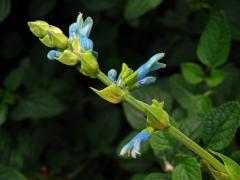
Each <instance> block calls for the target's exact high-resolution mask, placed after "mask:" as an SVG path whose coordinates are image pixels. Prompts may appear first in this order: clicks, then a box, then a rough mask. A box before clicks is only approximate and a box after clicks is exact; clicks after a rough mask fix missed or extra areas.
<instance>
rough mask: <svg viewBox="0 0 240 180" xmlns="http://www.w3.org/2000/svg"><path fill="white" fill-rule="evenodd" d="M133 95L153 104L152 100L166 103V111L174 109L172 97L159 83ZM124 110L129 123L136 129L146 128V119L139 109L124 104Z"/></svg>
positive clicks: (134, 92)
mask: <svg viewBox="0 0 240 180" xmlns="http://www.w3.org/2000/svg"><path fill="white" fill-rule="evenodd" d="M132 95H133V96H134V97H136V98H137V99H139V100H141V101H144V102H146V103H148V104H151V101H152V99H156V100H158V101H160V102H161V101H164V109H166V111H170V109H171V108H172V107H171V106H172V97H171V96H170V94H169V93H168V92H167V91H164V90H163V89H162V88H161V87H160V85H159V84H158V83H156V84H154V85H151V86H145V87H142V88H139V89H136V90H134V91H133V92H132ZM123 110H124V113H125V115H126V118H127V121H128V122H129V124H130V125H131V126H132V127H133V128H135V129H143V128H144V127H145V126H146V117H144V115H143V114H142V113H141V112H139V111H138V110H137V109H135V108H134V107H132V106H131V105H129V104H127V103H123Z"/></svg>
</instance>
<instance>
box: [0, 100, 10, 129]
mask: <svg viewBox="0 0 240 180" xmlns="http://www.w3.org/2000/svg"><path fill="white" fill-rule="evenodd" d="M7 114H8V106H7V105H5V104H0V126H1V125H2V124H3V123H4V122H5V121H6V120H7Z"/></svg>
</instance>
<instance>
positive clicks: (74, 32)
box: [68, 23, 78, 39]
mask: <svg viewBox="0 0 240 180" xmlns="http://www.w3.org/2000/svg"><path fill="white" fill-rule="evenodd" d="M68 31H69V38H70V39H73V38H77V36H78V27H77V23H72V24H71V25H70V26H69V30H68Z"/></svg>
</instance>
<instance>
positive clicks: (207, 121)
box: [202, 101, 240, 150]
mask: <svg viewBox="0 0 240 180" xmlns="http://www.w3.org/2000/svg"><path fill="white" fill-rule="evenodd" d="M203 121H204V122H203V123H204V124H203V129H204V130H203V131H204V133H203V135H202V137H203V141H204V143H205V144H206V145H207V147H208V148H210V149H213V150H221V149H223V148H225V147H227V146H228V145H229V144H230V143H231V141H232V139H233V137H234V135H235V133H236V131H237V128H238V127H239V125H240V104H239V102H236V101H235V102H234V101H233V102H227V103H225V104H223V105H221V106H219V107H217V108H215V109H214V110H212V111H211V112H209V113H208V114H207V115H206V116H205V117H204V119H203Z"/></svg>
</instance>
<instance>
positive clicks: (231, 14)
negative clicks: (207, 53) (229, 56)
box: [215, 0, 240, 40]
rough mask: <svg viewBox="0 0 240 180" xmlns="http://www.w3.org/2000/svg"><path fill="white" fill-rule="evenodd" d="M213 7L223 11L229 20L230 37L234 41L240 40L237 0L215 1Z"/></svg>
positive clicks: (239, 2)
mask: <svg viewBox="0 0 240 180" xmlns="http://www.w3.org/2000/svg"><path fill="white" fill-rule="evenodd" d="M215 7H217V8H219V9H221V10H223V11H224V12H225V13H226V16H227V17H228V19H229V23H230V25H231V26H230V27H231V35H232V38H233V39H234V40H240V18H239V17H238V15H239V11H240V1H239V0H231V1H228V0H221V1H215Z"/></svg>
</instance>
